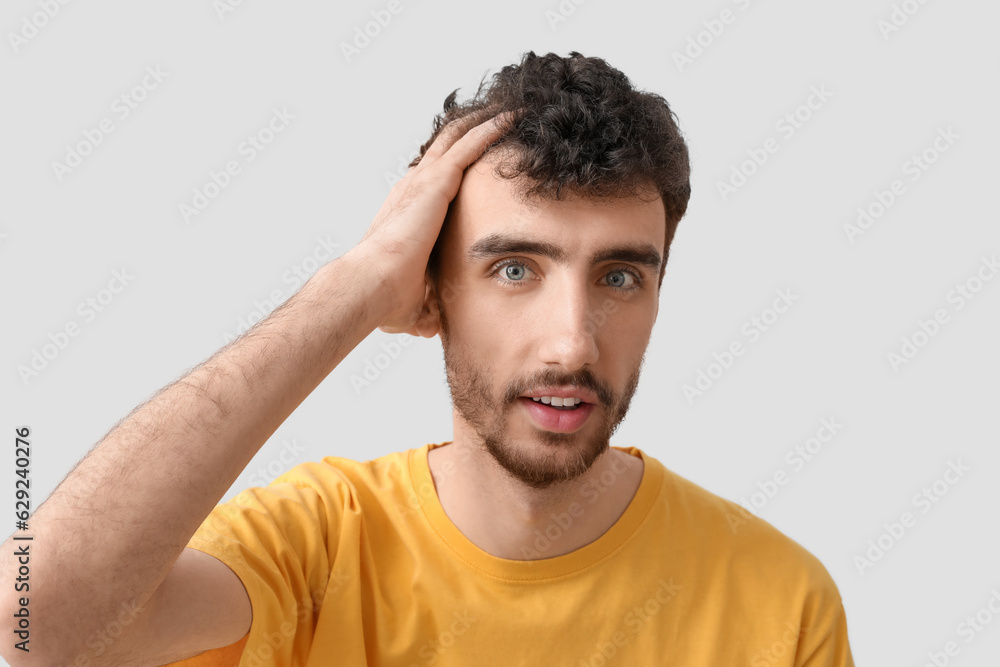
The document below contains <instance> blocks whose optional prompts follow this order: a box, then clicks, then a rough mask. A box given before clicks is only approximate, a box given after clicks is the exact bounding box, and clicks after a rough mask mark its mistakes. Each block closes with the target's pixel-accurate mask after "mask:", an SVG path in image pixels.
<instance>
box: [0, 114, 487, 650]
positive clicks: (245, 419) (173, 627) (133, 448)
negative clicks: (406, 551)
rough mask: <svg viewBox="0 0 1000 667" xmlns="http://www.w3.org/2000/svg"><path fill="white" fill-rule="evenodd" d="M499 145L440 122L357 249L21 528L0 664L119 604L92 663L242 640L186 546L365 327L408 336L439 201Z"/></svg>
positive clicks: (104, 449)
mask: <svg viewBox="0 0 1000 667" xmlns="http://www.w3.org/2000/svg"><path fill="white" fill-rule="evenodd" d="M498 135H499V131H498V125H497V124H496V123H495V122H494V121H492V120H491V121H487V122H486V123H483V124H481V125H478V126H475V127H471V124H470V123H469V122H468V121H466V122H461V121H459V122H456V123H453V124H450V125H449V126H448V128H446V130H445V131H444V132H442V135H441V136H440V137H439V138H438V139H437V140H436V141H435V143H434V145H433V146H432V147H431V148H430V149H428V151H427V153H426V155H425V156H424V159H423V160H422V161H421V163H420V164H419V165H417V167H415V168H414V169H412V170H411V171H410V173H408V174H407V176H406V177H405V178H404V179H403V180H401V181H400V182H399V183H398V184H397V186H396V187H394V188H393V191H392V192H391V193H390V195H389V198H388V199H387V201H386V203H385V204H384V205H383V207H382V209H381V210H380V211H379V214H378V215H377V216H376V218H375V221H374V222H373V223H372V226H371V228H370V229H369V231H368V233H367V234H366V236H365V238H364V239H362V242H361V243H360V244H359V245H358V246H356V247H355V248H354V249H352V250H351V251H349V252H348V253H346V254H345V255H344V256H342V257H340V258H338V259H336V260H334V261H333V262H331V263H329V264H327V265H326V266H324V267H322V268H321V269H320V270H319V271H318V272H317V273H316V274H315V275H314V276H313V277H312V278H311V279H310V280H309V281H308V282H307V283H306V284H305V285H304V286H303V287H302V289H301V290H300V291H299V292H298V293H296V294H295V295H294V296H293V297H292V298H290V299H289V300H288V301H287V302H285V303H284V304H283V305H282V306H281V307H279V308H278V309H276V310H275V311H274V312H273V313H272V314H271V315H270V316H269V317H268V318H267V319H265V320H263V321H262V322H260V323H258V324H257V325H256V326H255V327H254V328H253V329H251V330H250V331H249V332H247V334H245V335H244V336H243V337H241V338H239V339H237V340H236V341H234V342H233V343H231V344H230V345H228V346H226V347H225V348H223V349H222V350H220V351H219V352H217V353H216V354H215V355H214V356H212V357H211V358H210V359H208V360H207V361H205V362H204V363H202V364H201V365H199V366H198V367H196V368H195V369H194V370H192V371H191V372H190V373H189V374H187V375H186V376H184V377H183V378H181V379H180V380H178V381H176V382H174V383H173V384H171V385H169V386H167V387H166V388H164V389H163V390H162V391H161V392H159V393H158V394H157V395H156V396H155V397H154V398H153V399H151V400H150V401H148V402H147V403H145V404H143V405H141V406H139V407H138V408H136V409H135V410H133V412H132V413H131V414H129V415H128V416H127V417H126V418H125V419H124V420H123V421H122V422H120V423H119V424H118V425H117V426H116V427H115V428H114V429H112V430H111V431H110V432H109V433H108V434H107V435H106V436H105V437H104V438H103V439H102V440H101V442H100V443H98V445H97V446H96V447H95V448H94V449H92V450H91V452H90V453H89V454H88V455H87V456H86V458H84V459H83V460H82V461H81V462H80V463H79V464H78V465H77V467H76V468H75V469H74V470H73V471H72V472H71V473H70V474H69V475H68V476H67V477H66V479H64V480H63V482H62V483H61V484H60V485H59V486H58V487H57V488H56V490H55V491H53V492H52V494H51V496H50V497H49V498H48V499H47V500H46V502H45V503H44V504H43V505H42V506H41V507H39V509H38V510H37V511H36V512H35V513H34V515H33V516H32V518H31V528H32V534H33V536H34V540H33V542H32V543H31V544H32V545H33V546H32V555H31V589H30V591H29V592H27V593H24V592H15V590H14V585H13V584H14V577H16V575H17V573H16V568H17V563H16V558H13V557H12V554H13V552H14V550H15V546H14V545H15V544H16V543H15V542H14V541H13V540H12V539H11V538H9V539H8V540H7V541H6V542H5V543H4V544H3V545H2V547H0V549H2V552H0V568H2V570H0V605H2V607H0V609H2V612H0V613H3V618H4V621H3V623H2V624H0V636H2V637H3V639H2V640H0V655H3V656H4V657H5V658H7V660H8V661H10V662H11V663H12V664H14V665H18V666H20V665H53V664H72V663H73V662H74V661H75V660H76V658H77V657H78V656H80V655H81V654H84V653H86V652H87V649H88V647H87V641H88V638H92V637H93V636H94V634H95V633H98V632H101V631H103V630H104V629H105V628H107V627H108V624H109V623H110V622H112V621H113V620H115V619H116V618H118V617H119V616H120V615H121V614H122V612H123V610H127V609H130V608H131V609H136V608H138V609H139V610H140V611H139V612H138V617H137V618H136V619H135V621H134V622H132V623H130V624H129V625H128V626H127V627H126V628H125V632H124V633H123V634H122V635H121V636H120V637H119V638H117V639H116V640H115V641H114V642H113V643H112V644H111V646H110V647H109V648H108V650H106V651H105V652H104V653H103V654H102V656H101V657H100V658H99V659H93V658H92V659H91V661H90V662H89V663H88V664H90V665H94V664H130V665H133V664H160V663H161V662H162V661H163V660H164V658H163V656H170V657H171V658H172V659H180V658H183V657H187V656H189V655H192V654H193V653H194V652H198V651H203V650H208V649H211V648H216V647H221V646H226V645H228V644H230V643H232V642H234V641H236V640H238V639H240V638H241V637H242V636H243V635H245V634H246V632H247V631H248V629H249V627H250V620H251V610H250V604H249V598H247V596H246V592H245V591H243V590H242V585H241V584H240V583H239V579H238V578H236V575H235V574H234V573H232V571H230V570H229V569H228V568H227V567H225V566H223V565H222V563H221V562H220V561H217V560H215V559H212V558H211V557H208V556H207V555H197V556H196V555H194V554H193V553H191V551H192V550H188V552H185V546H186V544H187V542H188V540H189V539H190V538H191V536H192V535H193V534H194V533H195V531H196V530H197V529H198V527H199V526H200V525H201V523H202V521H204V519H205V518H206V517H207V516H208V514H209V513H210V512H211V510H212V509H213V508H214V507H215V505H216V504H217V503H218V502H219V500H220V499H221V498H222V496H223V494H224V493H225V492H226V490H227V489H228V488H229V487H230V486H231V485H232V484H233V482H234V481H235V480H236V478H237V477H238V476H239V474H240V472H241V471H242V470H243V469H244V468H245V467H246V465H247V464H248V463H249V462H250V460H251V459H252V458H253V456H254V454H256V452H257V451H258V450H259V449H260V447H261V446H262V445H263V444H264V442H265V441H266V440H267V438H268V437H270V435H271V434H272V433H274V431H275V430H276V429H277V428H278V426H279V425H280V424H281V423H282V422H283V421H284V420H285V419H286V418H287V417H288V415H289V414H291V412H292V411H293V410H294V409H295V408H296V407H297V406H298V405H299V404H300V403H301V402H302V401H303V400H304V399H305V398H306V396H308V395H309V394H310V393H311V392H312V391H313V389H315V388H316V386H317V385H318V384H319V383H320V382H321V381H322V380H323V378H325V377H326V376H327V375H328V374H329V373H330V372H331V371H332V370H333V369H334V368H335V367H336V366H337V364H338V363H340V361H341V360H342V359H343V358H344V357H345V356H346V355H347V354H348V353H349V352H350V351H351V350H352V349H353V348H354V347H355V346H356V345H357V344H358V343H359V342H360V341H361V340H363V339H364V338H365V337H366V336H368V334H370V333H371V332H372V331H373V330H374V329H375V328H376V327H379V328H381V329H383V330H385V331H390V332H392V331H405V332H408V333H420V331H421V328H420V320H421V315H422V313H423V312H424V305H423V304H424V296H425V292H424V290H425V288H424V278H425V271H426V266H427V259H428V257H429V255H430V251H431V249H432V247H433V244H434V241H435V240H436V238H437V235H438V233H439V232H440V229H441V225H442V223H443V221H444V217H445V213H446V212H447V207H448V204H449V202H450V201H451V200H452V199H453V198H454V196H455V194H457V192H458V188H459V186H460V184H461V179H462V175H463V173H464V169H465V168H466V167H467V166H468V165H469V164H471V163H472V162H474V161H475V160H476V159H477V158H478V157H479V155H481V154H482V152H483V150H484V149H485V148H486V146H488V145H489V143H490V142H491V141H493V140H494V139H495V138H496V137H497V136H498ZM182 554H183V558H182ZM202 556H204V557H202ZM220 566H221V567H220ZM182 570H183V572H182ZM180 574H184V576H179V575H180ZM19 597H28V598H29V599H30V610H31V611H30V613H31V643H30V647H31V652H30V653H24V652H22V651H19V650H17V649H14V648H13V644H14V641H13V638H14V637H15V635H14V633H13V632H12V630H15V629H16V628H15V624H14V623H13V622H12V618H13V617H12V613H11V610H13V609H14V608H15V604H16V600H17V599H18V598H19ZM192 609H198V610H199V611H195V612H193V611H192ZM157 660H158V661H160V662H154V661H157Z"/></svg>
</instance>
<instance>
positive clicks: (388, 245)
mask: <svg viewBox="0 0 1000 667" xmlns="http://www.w3.org/2000/svg"><path fill="white" fill-rule="evenodd" d="M510 117H511V116H510V112H506V113H502V114H499V115H497V116H494V117H493V118H491V119H490V120H488V121H486V122H484V123H482V124H479V125H473V123H474V121H473V120H472V119H471V117H468V116H467V117H465V118H460V119H458V120H455V121H452V122H451V123H449V124H448V125H446V126H445V127H444V128H443V129H442V130H441V133H440V134H439V135H438V137H437V138H436V139H435V140H434V143H433V144H431V146H430V147H429V148H428V149H427V152H426V153H425V154H424V156H423V157H422V158H421V160H420V162H419V163H418V164H417V165H416V166H415V167H413V168H411V169H410V170H409V171H408V172H407V173H406V176H405V177H403V179H402V180H400V181H399V182H397V183H396V185H395V186H394V187H393V188H392V190H391V191H390V192H389V196H388V198H387V199H386V200H385V203H384V204H383V205H382V208H381V209H379V212H378V214H377V215H376V216H375V220H374V221H373V222H372V224H371V227H370V228H369V229H368V232H367V233H366V234H365V236H364V238H362V239H361V242H360V243H358V245H357V246H355V248H354V249H353V250H352V252H354V253H361V254H363V255H364V256H366V257H368V258H369V259H370V260H371V261H372V262H373V263H375V264H376V265H377V266H378V269H377V270H378V271H379V272H380V273H381V274H382V276H383V280H384V282H383V286H384V288H385V289H384V292H383V293H384V294H385V297H386V298H387V299H388V300H389V303H388V304H387V305H386V313H385V315H384V316H382V317H381V318H380V321H379V326H378V328H379V329H380V330H382V331H384V332H385V333H409V334H411V335H422V334H421V333H420V328H419V327H418V326H417V325H418V320H419V319H420V314H421V311H422V308H423V303H424V298H425V295H426V291H427V290H426V285H425V274H426V270H427V261H428V259H429V258H430V254H431V250H432V249H433V248H434V243H435V242H436V241H437V238H438V234H439V233H440V232H441V226H442V225H443V223H444V218H445V215H446V214H447V212H448V205H449V204H450V203H451V200H452V199H454V198H455V195H457V194H458V188H459V186H460V185H461V184H462V177H463V175H464V173H465V169H466V168H467V167H468V166H469V165H471V164H472V163H473V162H475V161H476V160H478V159H479V157H480V156H481V155H482V154H483V152H484V151H485V150H486V148H487V147H488V146H489V145H490V144H491V143H492V142H493V141H495V140H496V139H497V138H498V137H500V136H501V135H502V134H503V132H504V130H505V129H506V124H507V123H508V122H509V120H510Z"/></svg>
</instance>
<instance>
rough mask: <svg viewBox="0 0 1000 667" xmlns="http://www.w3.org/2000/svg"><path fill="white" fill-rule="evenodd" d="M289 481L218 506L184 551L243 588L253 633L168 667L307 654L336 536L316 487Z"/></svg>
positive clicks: (287, 660)
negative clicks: (223, 570) (218, 564)
mask: <svg viewBox="0 0 1000 667" xmlns="http://www.w3.org/2000/svg"><path fill="white" fill-rule="evenodd" d="M285 478H286V477H285V476H282V477H280V478H278V480H275V481H274V482H272V483H271V484H270V485H269V486H267V487H253V488H249V489H245V490H243V491H241V492H240V493H239V494H237V495H236V496H235V497H234V498H233V499H232V500H230V501H228V502H225V503H221V504H219V505H218V506H216V508H215V509H213V510H212V512H211V514H209V516H208V517H207V518H206V519H205V521H204V522H203V523H202V525H201V526H200V527H199V528H198V530H197V531H196V532H195V534H194V536H193V537H192V538H191V539H190V540H189V542H188V545H187V546H188V547H190V548H193V549H197V550H199V551H203V552H205V553H208V554H210V555H212V556H214V557H216V558H218V559H219V560H221V561H222V562H223V563H225V564H226V565H227V566H229V568H230V569H231V570H233V572H235V573H236V575H237V576H238V577H239V578H240V581H242V582H243V586H244V587H245V588H246V591H247V594H248V596H249V597H250V604H251V607H252V610H253V621H252V623H251V625H250V631H249V633H248V634H247V635H246V636H245V637H244V638H243V639H241V640H240V641H239V642H236V643H235V644H232V645H230V646H228V647H224V648H220V649H214V650H212V651H208V652H206V653H202V654H201V655H199V656H196V657H194V658H189V659H187V660H182V661H180V662H175V663H171V664H174V665H181V666H183V667H195V666H196V665H199V666H204V665H238V664H291V663H293V662H296V661H297V659H298V658H299V657H300V656H304V655H307V654H308V651H309V643H310V642H311V640H312V636H313V631H314V628H315V622H316V616H317V615H318V613H319V608H320V603H321V601H322V599H323V596H324V594H325V590H326V586H327V583H328V581H329V578H330V559H331V554H329V553H328V540H327V535H329V534H330V531H331V530H333V531H336V530H337V525H336V521H337V517H336V516H335V513H332V512H330V508H329V507H327V505H326V504H327V501H328V499H327V498H325V497H324V496H321V494H320V493H318V492H317V491H316V489H314V488H312V487H310V486H309V485H306V484H303V483H301V482H294V481H281V480H282V479H285ZM331 517H332V523H333V524H334V525H331ZM262 651H263V652H266V655H265V654H264V653H262ZM254 658H256V660H254Z"/></svg>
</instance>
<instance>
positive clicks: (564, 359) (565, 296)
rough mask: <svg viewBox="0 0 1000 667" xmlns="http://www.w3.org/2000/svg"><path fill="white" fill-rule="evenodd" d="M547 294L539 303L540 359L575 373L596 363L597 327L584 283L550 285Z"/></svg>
mask: <svg viewBox="0 0 1000 667" xmlns="http://www.w3.org/2000/svg"><path fill="white" fill-rule="evenodd" d="M548 287H549V291H550V294H548V295H546V298H545V299H542V300H541V302H540V303H539V304H538V305H539V306H541V307H542V308H543V312H542V314H541V317H540V320H541V322H542V326H540V327H539V329H538V330H539V335H540V336H541V337H542V339H541V343H540V344H539V348H538V353H539V361H541V362H543V363H545V364H555V365H558V366H561V367H562V369H563V370H564V371H566V372H569V373H571V372H575V371H578V370H580V369H581V368H583V367H584V366H587V365H588V364H591V365H593V364H596V363H597V358H598V356H599V351H598V348H597V337H596V333H597V332H596V327H595V325H594V322H593V320H592V318H591V316H590V311H591V305H590V296H589V295H588V293H587V287H586V286H582V285H581V286H578V285H574V286H570V285H568V284H566V283H563V284H561V285H556V284H550V285H549V286H548Z"/></svg>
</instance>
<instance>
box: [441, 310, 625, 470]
mask: <svg viewBox="0 0 1000 667" xmlns="http://www.w3.org/2000/svg"><path fill="white" fill-rule="evenodd" d="M439 312H440V317H441V325H442V326H441V344H442V347H443V349H444V361H445V374H446V376H447V380H448V387H449V389H450V390H451V398H452V403H453V404H454V406H455V409H456V410H457V411H458V413H459V414H460V415H461V416H462V419H464V420H465V421H466V422H467V423H468V424H469V425H470V426H471V427H472V428H473V429H474V430H475V431H476V434H477V435H478V436H479V440H480V443H481V446H482V448H483V449H485V450H486V451H487V452H488V453H489V455H490V456H491V457H492V458H493V460H494V461H496V463H497V464H498V465H499V466H500V467H501V468H503V469H504V470H505V471H507V473H508V474H509V475H510V477H512V478H513V479H515V480H517V481H519V482H521V483H522V484H524V485H526V486H528V487H531V488H535V489H545V488H549V487H551V486H553V485H555V484H560V483H563V482H568V481H570V480H573V479H575V478H577V477H579V476H580V475H583V474H584V473H586V472H587V471H588V470H590V468H591V466H593V465H594V462H595V461H597V459H598V458H599V457H600V456H601V455H602V454H604V453H605V452H606V451H608V449H609V448H610V443H611V436H612V435H613V434H614V433H615V431H616V430H618V426H619V425H620V424H621V422H622V420H624V419H625V415H626V414H627V413H628V408H629V404H630V403H631V401H632V397H633V395H634V394H635V391H636V389H637V388H638V386H639V375H640V372H641V370H642V364H643V361H644V360H645V352H644V353H643V355H642V356H641V357H640V358H639V360H638V361H637V362H636V363H635V365H634V366H633V367H632V371H631V373H630V375H629V377H628V380H627V381H626V383H625V387H624V389H623V390H622V392H621V393H616V392H614V391H613V390H612V389H611V388H610V387H608V386H607V384H606V383H604V382H601V381H600V380H599V379H598V378H597V377H596V376H595V375H594V373H593V372H592V371H591V370H589V369H584V370H580V371H578V372H576V373H559V372H556V371H554V370H547V371H544V372H542V373H539V374H538V375H535V376H533V377H530V378H525V379H523V380H518V379H512V380H511V381H509V382H508V383H507V385H506V386H504V387H501V388H500V389H499V391H498V392H497V393H494V390H493V383H492V382H491V380H492V378H493V377H495V375H496V374H495V373H493V372H491V369H490V368H487V367H484V366H480V365H477V364H476V363H475V361H474V360H472V359H469V358H467V357H463V356H461V355H460V354H457V353H456V352H455V350H454V349H453V348H452V346H451V345H449V343H448V334H447V324H446V321H445V318H444V311H443V310H441V311H439ZM458 347H464V348H465V349H468V347H467V346H458ZM553 385H554V386H565V385H569V386H573V387H579V388H584V389H590V390H591V391H593V392H594V393H595V394H596V395H597V397H598V405H596V406H595V409H594V411H593V413H592V414H591V417H590V419H589V420H587V422H585V424H584V426H583V427H581V428H580V429H579V430H578V431H576V432H574V433H555V432H552V431H545V430H542V429H538V428H534V429H533V430H534V437H533V440H535V441H540V442H541V444H542V447H541V450H542V451H537V450H534V451H533V450H529V449H528V446H527V445H525V444H517V443H515V442H514V441H512V440H511V439H510V438H509V437H508V436H507V423H508V420H509V418H510V413H511V411H512V410H514V409H517V406H516V401H518V400H519V398H518V397H519V396H521V395H522V394H523V393H525V392H527V391H530V390H531V389H532V388H534V387H537V386H553ZM594 420H596V421H597V423H596V424H594V423H591V422H593V421H594Z"/></svg>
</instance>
